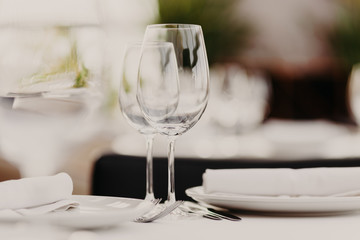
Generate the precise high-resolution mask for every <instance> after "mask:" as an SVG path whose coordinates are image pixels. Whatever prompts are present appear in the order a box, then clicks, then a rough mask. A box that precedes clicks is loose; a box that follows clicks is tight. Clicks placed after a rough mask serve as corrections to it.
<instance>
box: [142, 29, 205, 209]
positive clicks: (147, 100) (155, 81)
mask: <svg viewBox="0 0 360 240" xmlns="http://www.w3.org/2000/svg"><path fill="white" fill-rule="evenodd" d="M153 41H159V42H163V43H164V44H165V43H167V44H170V45H169V46H171V49H173V50H174V51H175V59H172V57H171V50H170V49H169V50H168V51H166V52H164V53H163V54H162V55H158V56H157V55H156V54H153V53H152V52H149V51H146V49H145V48H143V50H142V52H141V58H140V65H139V77H138V92H137V94H138V101H139V105H140V108H141V110H142V112H143V114H144V116H145V118H146V119H147V121H148V122H149V123H150V124H151V125H152V126H153V127H154V128H155V129H156V130H158V132H159V133H161V134H163V135H166V136H167V137H168V142H169V147H168V199H167V200H168V201H167V202H169V203H173V202H175V201H176V197H175V168H174V146H175V140H176V139H177V137H178V136H180V135H182V134H183V133H185V132H187V131H188V130H189V129H190V128H191V127H193V126H194V125H195V124H196V123H197V122H198V121H199V119H200V118H201V116H202V114H203V112H204V110H205V108H206V105H207V102H208V95H209V67H208V61H207V55H206V49H205V43H204V39H203V34H202V29H201V26H199V25H191V24H155V25H149V26H147V28H146V32H145V36H144V40H143V46H146V45H147V44H148V43H150V42H153ZM173 61H175V62H176V63H175V64H176V66H177V68H169V67H167V65H170V63H171V64H172V62H173ZM159 67H162V68H163V69H159V70H158V71H154V69H158V68H159ZM168 70H169V71H170V70H171V71H176V72H175V73H168V72H167V71H168ZM160 73H161V74H160ZM164 74H167V76H166V77H159V76H163V75H164ZM168 76H169V77H168Z"/></svg>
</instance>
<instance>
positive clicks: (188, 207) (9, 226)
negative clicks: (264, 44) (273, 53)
mask: <svg viewBox="0 0 360 240" xmlns="http://www.w3.org/2000/svg"><path fill="white" fill-rule="evenodd" d="M94 12H96V11H94ZM40 15H41V14H40ZM75 15H76V14H75ZM20 20H21V19H20ZM97 20H98V19H97V17H96V20H95V22H91V23H90V24H84V23H83V22H77V23H76V24H75V25H74V26H73V25H70V26H62V25H56V24H55V27H54V26H52V27H50V30H49V29H48V26H42V25H41V26H40V28H38V27H39V26H36V27H35V28H34V29H33V28H30V29H28V28H27V27H28V26H27V25H22V24H20V26H15V29H16V31H15V32H16V34H15V35H11V37H9V38H8V39H2V38H1V37H0V40H3V41H5V40H7V41H5V43H9V44H10V43H14V44H13V45H9V46H10V47H9V49H10V50H9V52H11V50H12V51H15V50H16V49H17V50H16V51H15V53H16V54H14V55H12V54H10V53H9V52H6V51H5V53H8V54H9V55H6V54H5V55H6V56H8V57H9V59H10V60H12V61H10V60H9V59H8V61H0V70H2V71H0V72H1V74H2V75H1V74H0V75H1V76H0V77H4V76H5V78H7V79H8V81H1V84H0V86H2V88H1V91H0V95H1V96H0V120H1V124H0V133H1V134H0V150H1V154H2V155H3V156H5V157H6V158H7V159H8V160H9V161H10V162H12V163H13V164H14V165H16V166H17V167H18V168H19V169H20V173H21V178H20V179H11V180H6V181H2V182H0V236H1V238H4V239H40V240H41V239H59V240H60V239H61V240H83V239H88V240H92V239H102V240H103V239H105V240H106V239H109V240H110V239H134V240H137V239H186V238H188V239H219V238H234V237H239V236H240V237H242V238H245V239H264V238H269V239H309V238H319V239H339V238H340V237H346V239H358V238H359V237H360V233H359V232H358V230H357V229H358V222H359V220H360V213H359V210H360V179H359V178H360V167H359V166H360V161H359V160H358V159H357V158H356V157H357V156H355V155H354V156H352V157H354V158H356V159H355V160H354V161H348V162H346V163H345V161H342V159H341V158H342V157H343V156H340V155H336V154H334V155H333V156H337V157H339V158H340V159H335V160H339V161H335V160H334V159H332V158H331V156H330V157H329V155H327V157H328V158H324V159H325V160H324V161H322V160H321V161H311V160H313V159H311V158H314V157H315V158H316V159H323V157H324V156H325V152H326V153H329V149H332V150H334V151H333V152H336V147H334V145H338V144H337V143H338V142H335V141H326V140H328V139H330V138H331V139H332V140H334V139H341V138H342V137H346V136H349V135H351V134H353V132H354V131H352V129H350V128H348V127H344V126H339V125H336V124H331V123H329V122H326V121H321V120H320V121H318V122H315V123H314V122H312V123H311V124H308V123H305V122H297V123H295V124H294V123H293V122H291V123H289V122H286V121H281V120H277V119H275V120H269V121H267V122H264V121H265V118H266V117H267V114H268V113H269V111H270V109H269V108H270V104H269V101H270V98H271V96H272V92H271V86H270V83H269V81H268V79H267V78H266V76H264V75H263V74H262V73H259V72H250V71H249V72H247V71H246V70H245V68H244V69H243V68H241V67H230V68H229V70H228V71H227V73H228V74H229V75H228V76H227V78H224V79H223V81H222V82H219V81H218V82H216V83H214V85H212V86H210V85H211V84H210V73H211V70H210V69H209V63H208V57H207V49H206V47H205V40H204V36H203V30H202V27H201V26H200V25H197V24H184V23H179V24H173V23H166V24H150V25H147V26H146V28H145V30H144V36H143V38H142V41H136V42H129V43H128V44H127V45H125V46H124V55H123V61H122V64H121V65H119V66H116V68H117V69H118V70H119V72H121V74H120V78H119V79H118V80H119V87H118V89H117V90H116V93H117V94H116V97H117V99H116V102H117V104H118V106H119V109H118V112H121V114H122V117H124V119H125V121H126V123H127V124H128V127H130V128H132V130H134V131H136V134H137V136H136V137H135V140H134V141H131V139H130V138H129V137H128V136H127V135H126V134H124V135H122V136H119V138H118V139H117V140H118V143H119V145H121V146H120V147H119V149H117V151H115V150H114V152H112V153H108V155H106V154H105V155H102V156H100V158H99V160H98V161H97V162H95V163H94V167H93V173H92V179H91V181H92V183H91V184H92V189H91V190H92V192H90V193H89V194H82V195H79V194H76V193H75V194H74V179H72V177H71V176H70V175H69V173H67V172H63V171H58V169H59V168H60V167H61V164H62V163H63V162H62V159H63V158H65V157H64V156H67V154H68V152H67V151H68V150H69V149H76V148H77V146H80V145H81V143H82V141H84V139H86V138H89V137H93V136H96V133H97V131H98V129H97V128H96V126H97V125H96V124H97V123H96V122H97V121H98V120H99V119H98V118H96V116H95V115H97V114H99V113H104V112H101V110H102V107H104V106H103V105H102V104H103V101H104V96H103V95H104V91H103V88H102V87H103V86H101V83H100V82H101V81H100V80H101V79H102V78H105V77H104V76H103V75H102V74H103V72H102V71H103V70H102V69H101V65H102V64H101V63H100V61H101V59H102V54H101V52H102V49H101V47H100V48H97V47H99V46H95V45H97V44H98V40H99V39H101V38H102V37H103V36H102V34H101V33H99V32H98V30H99V28H100V26H101V25H100V24H99V23H98V22H97ZM17 24H19V23H17ZM31 24H34V23H31ZM36 24H37V23H35V25H36ZM5 29H6V30H9V29H10V31H9V32H8V33H9V34H10V33H14V32H13V31H12V30H13V29H12V28H8V27H6V28H5ZM24 29H26V30H25V31H24ZM89 29H90V30H89ZM39 30H40V31H39ZM27 31H30V33H32V34H29V32H27ZM100 35H101V36H100ZM9 36H10V35H9ZM18 36H21V38H19V39H22V40H24V41H18V42H16V41H13V40H14V39H17V38H18ZM24 36H25V37H24ZM26 36H32V38H30V37H29V39H30V41H29V42H27V41H26V40H28V39H26ZM40 40H41V41H40ZM87 40H91V41H89V42H87ZM24 42H25V43H24ZM34 42H36V43H38V42H39V45H37V44H34ZM29 43H31V44H29ZM0 44H1V42H0ZM5 45H6V44H5ZM44 45H46V46H47V47H46V48H44V49H46V50H48V49H51V51H50V55H47V54H48V52H47V51H46V50H44V49H41V51H40V52H38V51H37V50H38V49H39V47H38V46H44ZM34 46H35V47H34ZM0 47H3V48H4V44H3V45H1V46H0ZM31 47H34V48H31ZM27 48H29V49H30V50H29V49H27ZM14 49H15V50H14ZM20 53H23V55H22V54H20ZM21 56H24V57H21ZM10 57H13V58H10ZM20 59H21V61H20ZM30 59H34V61H31V60H30ZM94 59H96V60H94ZM99 59H100V60H99ZM14 62H18V63H17V64H14ZM29 62H32V63H31V64H29ZM10 65H11V67H10ZM14 65H15V66H16V67H18V68H14ZM14 69H15V70H16V69H21V70H22V71H20V70H19V71H15V70H14ZM2 79H3V78H2ZM214 88H215V89H217V91H214V95H212V96H213V97H210V94H211V92H212V90H213V89H214ZM236 108H241V110H244V111H240V110H239V111H238V112H237V111H236ZM94 116H95V117H94ZM260 125H261V126H260ZM309 126H310V127H309ZM294 129H295V131H294V132H292V130H294ZM307 131H309V132H311V134H309V133H308V132H307ZM289 134H290V135H291V134H293V136H290V137H289ZM294 136H296V137H294ZM309 136H310V137H309ZM302 137H303V138H302ZM129 139H130V140H129ZM289 139H292V140H294V141H293V142H291V141H290V140H289ZM159 141H162V142H161V144H159ZM114 142H116V141H114ZM324 142H325V143H324ZM320 143H321V144H322V145H321V147H319V146H320V145H318V144H320ZM114 146H115V144H114ZM140 146H142V147H140ZM175 147H176V150H175ZM19 149H21V151H19ZM114 149H115V148H114ZM132 149H135V151H134V152H132V151H131V150H132ZM139 149H143V150H139ZM245 149H246V150H245ZM303 149H307V150H309V151H307V152H306V153H307V154H308V155H302V154H303V152H302V150H303ZM243 160H246V161H243ZM304 160H305V161H304ZM307 160H309V161H307ZM334 163H335V164H334ZM344 165H345V166H344ZM137 186H140V187H137ZM114 189H115V190H114ZM123 193H125V196H123ZM159 193H160V194H159ZM127 194H128V195H127ZM159 195H161V197H159Z"/></svg>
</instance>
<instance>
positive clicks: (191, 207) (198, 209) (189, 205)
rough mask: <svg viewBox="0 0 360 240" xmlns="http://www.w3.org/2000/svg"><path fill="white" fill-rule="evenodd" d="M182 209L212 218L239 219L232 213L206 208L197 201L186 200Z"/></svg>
mask: <svg viewBox="0 0 360 240" xmlns="http://www.w3.org/2000/svg"><path fill="white" fill-rule="evenodd" d="M181 208H182V209H183V210H187V211H189V212H193V213H198V214H201V215H202V216H203V217H205V218H209V219H213V220H221V219H226V220H229V221H240V220H241V218H240V217H238V216H236V215H233V214H231V213H229V212H227V211H221V210H216V209H213V208H207V207H205V206H202V205H200V204H198V203H194V202H189V201H186V202H185V203H184V204H183V206H182V207H181Z"/></svg>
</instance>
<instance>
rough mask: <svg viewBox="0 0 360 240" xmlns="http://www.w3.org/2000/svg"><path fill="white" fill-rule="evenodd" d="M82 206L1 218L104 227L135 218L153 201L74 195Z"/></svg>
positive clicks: (148, 207) (79, 226)
mask: <svg viewBox="0 0 360 240" xmlns="http://www.w3.org/2000/svg"><path fill="white" fill-rule="evenodd" d="M71 199H72V200H75V201H77V202H79V206H78V207H76V208H74V209H70V210H68V211H64V212H53V213H48V214H43V215H38V216H26V217H24V216H17V217H15V216H8V217H6V216H0V221H38V222H40V223H41V222H46V223H50V224H55V225H57V226H62V227H70V228H82V229H93V228H104V227H112V226H116V225H119V224H121V223H122V222H127V221H133V219H135V218H136V217H138V216H141V215H142V214H144V213H146V212H147V211H149V210H150V209H151V208H152V207H153V204H152V203H150V202H147V201H146V202H145V201H144V200H140V199H132V198H120V197H104V196H89V195H73V196H72V197H71Z"/></svg>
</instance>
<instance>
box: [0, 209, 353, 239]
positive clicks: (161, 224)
mask: <svg viewBox="0 0 360 240" xmlns="http://www.w3.org/2000/svg"><path fill="white" fill-rule="evenodd" d="M241 216H242V217H243V220H242V221H240V222H230V221H214V220H208V219H204V218H187V219H182V220H173V219H166V218H165V219H160V220H158V221H156V222H152V223H134V222H125V223H121V224H120V225H119V226H118V227H115V228H109V229H101V230H94V231H91V230H71V229H64V228H56V227H52V226H44V225H36V224H35V225H34V224H26V223H18V224H6V223H0V232H1V236H2V237H1V239H12V240H14V239H37V240H42V239H52V240H54V239H59V240H60V239H67V240H94V239H96V240H97V239H99V240H113V239H114V240H119V239H126V240H145V239H146V240H148V239H154V240H155V239H156V240H161V239H171V240H177V239H178V240H186V239H199V240H200V239H201V240H203V239H204V240H212V239H214V240H215V239H216V240H222V239H246V240H250V239H251V240H257V239H259V240H260V239H261V240H262V239H269V240H275V239H276V240H289V239H292V240H304V239H326V240H331V239H334V240H335V239H336V240H338V239H346V240H352V239H354V240H358V239H360V231H359V223H360V213H355V214H347V215H337V216H317V217H281V216H260V215H245V214H241Z"/></svg>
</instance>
